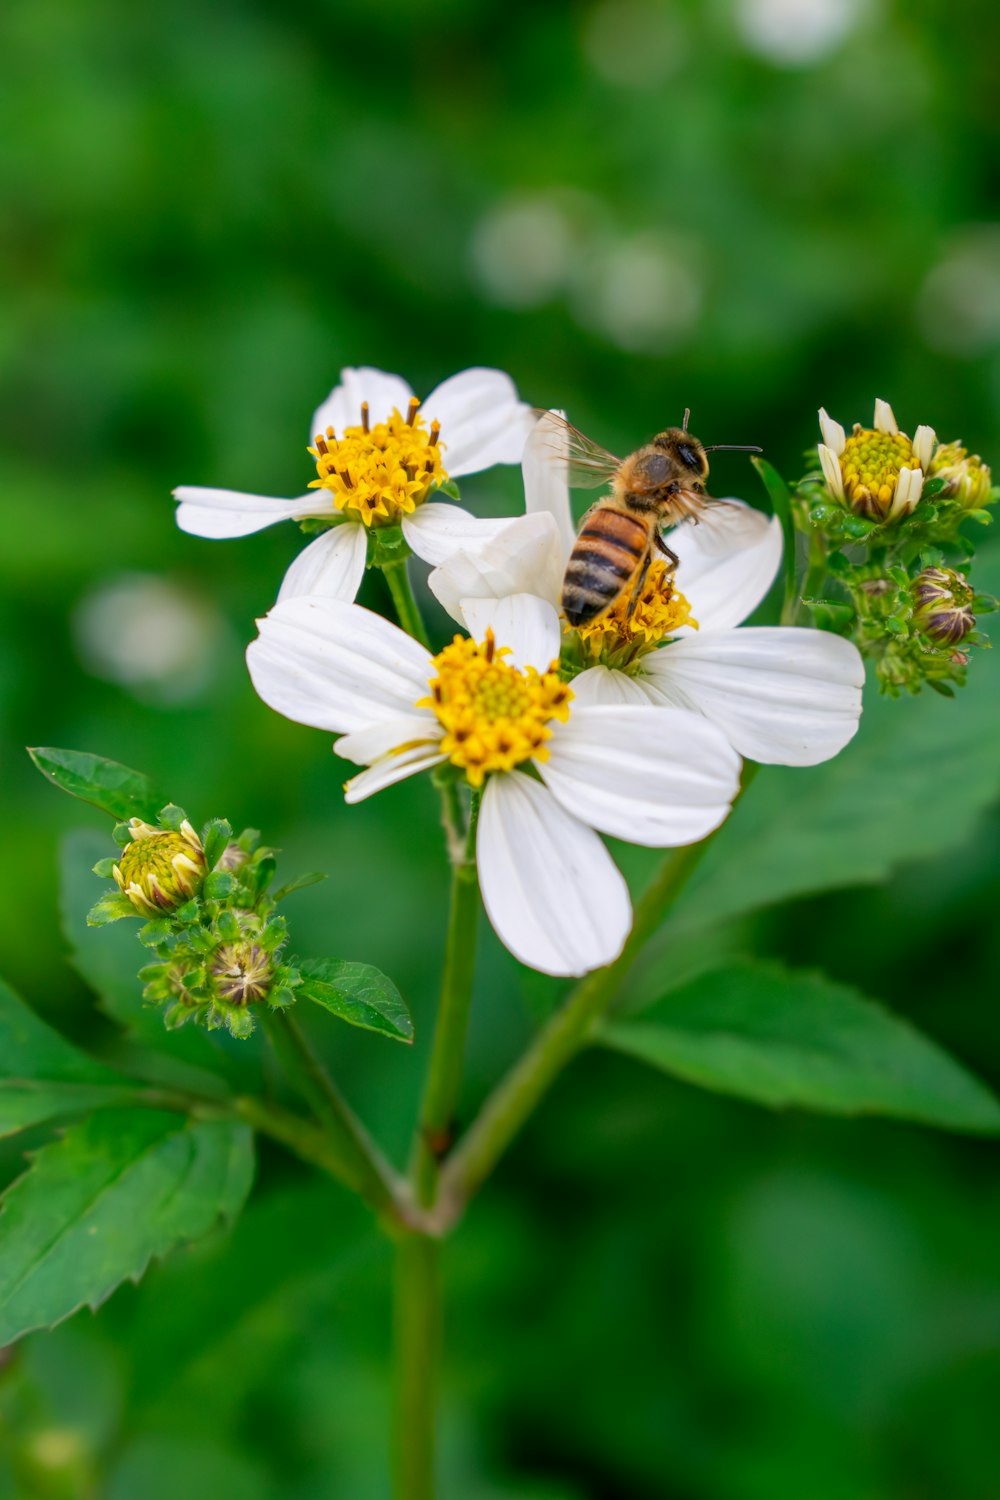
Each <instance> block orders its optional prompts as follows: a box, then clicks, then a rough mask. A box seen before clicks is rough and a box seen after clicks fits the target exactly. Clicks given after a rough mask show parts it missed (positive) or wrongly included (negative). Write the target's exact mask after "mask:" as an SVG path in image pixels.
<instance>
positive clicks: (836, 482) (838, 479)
mask: <svg viewBox="0 0 1000 1500" xmlns="http://www.w3.org/2000/svg"><path fill="white" fill-rule="evenodd" d="M819 462H820V467H821V468H822V470H823V478H824V479H825V480H826V482H827V486H828V488H829V490H830V493H831V495H834V496H836V498H837V499H838V500H843V499H844V476H843V474H842V473H841V472H840V462H839V460H838V458H837V455H836V453H834V451H833V449H832V448H828V447H827V446H826V444H825V443H820V445H819Z"/></svg>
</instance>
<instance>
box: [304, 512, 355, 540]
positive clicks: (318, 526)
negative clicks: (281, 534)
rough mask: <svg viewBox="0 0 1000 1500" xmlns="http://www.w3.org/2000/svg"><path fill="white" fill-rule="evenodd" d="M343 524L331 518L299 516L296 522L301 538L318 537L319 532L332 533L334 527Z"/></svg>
mask: <svg viewBox="0 0 1000 1500" xmlns="http://www.w3.org/2000/svg"><path fill="white" fill-rule="evenodd" d="M343 524H344V523H343V522H342V521H338V520H334V518H333V517H332V516H301V517H300V518H299V520H298V522H297V525H298V528H299V530H300V531H301V532H302V534H303V536H319V534H320V533H321V532H323V531H332V530H333V528H334V527H335V526H342V525H343Z"/></svg>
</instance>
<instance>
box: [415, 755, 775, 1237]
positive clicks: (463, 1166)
mask: <svg viewBox="0 0 1000 1500" xmlns="http://www.w3.org/2000/svg"><path fill="white" fill-rule="evenodd" d="M756 770H757V767H756V766H755V765H753V764H748V765H747V766H746V767H745V768H744V775H743V787H742V790H745V789H746V787H747V786H748V785H749V783H750V781H751V780H752V779H753V776H754V775H755V773H756ZM718 831H719V830H716V832H715V833H712V834H710V835H709V837H708V838H706V839H702V841H701V843H700V844H689V845H687V846H686V847H684V848H682V849H675V850H673V851H672V852H671V853H670V854H669V855H668V856H667V858H666V859H665V860H664V862H663V864H662V865H661V866H660V869H659V871H658V873H657V874H656V875H655V876H654V878H653V880H652V882H651V884H650V885H649V886H648V887H647V889H646V890H645V891H644V892H643V895H642V897H641V898H640V900H639V901H638V902H637V904H636V907H635V913H634V916H633V921H632V931H631V932H630V934H629V936H628V939H627V940H626V943H625V946H624V948H623V949H622V951H621V953H620V954H619V956H618V957H617V958H616V959H615V961H614V963H612V964H609V965H608V966H607V967H606V968H604V969H595V970H594V972H593V973H591V974H588V975H587V976H586V978H585V979H582V980H581V981H580V983H579V984H578V985H576V986H575V987H574V989H573V990H572V991H571V992H570V994H569V996H568V998H567V1000H566V1001H565V1003H564V1004H563V1005H562V1007H561V1008H560V1009H559V1010H558V1011H556V1013H555V1015H554V1016H552V1018H551V1019H550V1020H549V1021H548V1022H547V1023H546V1025H545V1026H543V1027H542V1029H541V1031H540V1032H539V1033H538V1035H537V1036H536V1037H535V1039H534V1041H533V1042H532V1043H531V1045H530V1046H529V1047H528V1050H527V1051H526V1052H525V1053H524V1054H523V1055H522V1057H521V1058H520V1059H519V1061H518V1062H516V1063H515V1064H514V1066H513V1068H511V1070H510V1072H509V1073H508V1074H507V1076H506V1077H505V1078H503V1079H501V1081H500V1083H499V1084H498V1085H497V1087H496V1088H495V1089H494V1090H493V1093H492V1094H491V1095H490V1097H489V1098H488V1099H487V1101H486V1103H485V1104H484V1105H483V1108H482V1109H481V1111H480V1113H479V1115H478V1116H477V1118H476V1119H475V1121H474V1122H473V1124H472V1125H471V1126H470V1127H469V1130H468V1131H467V1132H466V1134H465V1136H464V1137H463V1138H462V1140H461V1141H460V1142H459V1143H458V1146H457V1147H456V1148H455V1150H454V1151H453V1152H452V1154H451V1155H450V1157H449V1158H448V1161H447V1163H446V1165H445V1168H444V1171H443V1173H442V1176H441V1182H440V1185H439V1192H438V1199H437V1203H438V1207H437V1212H436V1214H435V1220H436V1223H437V1225H438V1227H439V1229H441V1230H442V1231H443V1230H444V1229H446V1228H448V1227H449V1226H450V1225H451V1224H452V1223H453V1222H454V1221H455V1219H456V1218H457V1217H458V1216H459V1215H460V1214H461V1212H462V1210H463V1208H464V1206H465V1204H466V1203H467V1201H468V1200H469V1198H470V1197H471V1196H472V1195H473V1193H475V1192H476V1190H477V1189H478V1188H479V1187H480V1186H481V1185H482V1183H483V1182H484V1181H485V1180H486V1178H487V1177H488V1176H489V1174H490V1173H491V1172H492V1171H493V1168H494V1167H495V1166H496V1164H497V1162H498V1161H499V1160H500V1157H501V1156H502V1155H503V1153H504V1152H505V1151H506V1149H507V1147H508V1146H509V1145H510V1143H511V1142H512V1141H513V1139H514V1137H515V1136H516V1135H517V1133H518V1131H519V1130H520V1129H521V1127H522V1125H524V1123H525V1121H526V1120H527V1119H528V1117H529V1116H530V1115H531V1114H532V1113H533V1111H534V1110H535V1108H536V1107H537V1105H538V1104H539V1102H540V1101H541V1100H542V1099H543V1098H544V1096H545V1094H546V1093H547V1092H548V1090H549V1089H550V1088H551V1086H552V1084H553V1083H554V1082H555V1080H556V1079H557V1078H558V1076H559V1074H560V1073H561V1072H562V1070H563V1069H564V1068H565V1067H566V1065H567V1063H569V1062H570V1061H571V1060H572V1059H573V1058H574V1057H575V1056H576V1054H577V1053H578V1052H579V1051H580V1050H581V1048H582V1047H584V1046H586V1045H587V1043H588V1042H589V1041H590V1039H591V1037H592V1035H593V1032H594V1029H595V1027H596V1025H597V1023H598V1022H599V1021H600V1019H601V1017H602V1016H603V1015H604V1014H605V1012H606V1011H607V1010H608V1008H609V1007H610V1005H611V1002H612V1001H613V1000H614V998H615V996H616V994H617V993H618V991H619V989H620V988H621V985H622V982H623V980H624V979H625V977H626V975H627V974H628V973H629V971H630V969H631V968H632V966H633V964H634V963H635V961H636V959H637V958H638V956H639V953H640V951H641V950H642V948H643V946H644V945H645V943H646V941H647V940H648V939H649V938H650V937H651V936H652V934H653V933H654V932H655V930H656V928H657V927H658V926H659V925H660V923H661V922H662V921H663V919H664V917H665V916H666V914H667V912H668V911H669V910H670V908H671V907H672V906H673V904H674V902H675V901H676V899H677V897H678V896H679V895H680V893H681V891H682V890H683V889H684V886H685V884H686V883H687V881H688V879H689V878H690V876H691V874H692V872H693V871H694V869H695V868H696V867H697V865H698V863H699V861H700V860H701V859H702V857H703V855H704V853H705V851H706V849H707V848H708V847H709V845H710V844H711V843H712V841H713V840H714V839H715V838H716V836H717V834H718Z"/></svg>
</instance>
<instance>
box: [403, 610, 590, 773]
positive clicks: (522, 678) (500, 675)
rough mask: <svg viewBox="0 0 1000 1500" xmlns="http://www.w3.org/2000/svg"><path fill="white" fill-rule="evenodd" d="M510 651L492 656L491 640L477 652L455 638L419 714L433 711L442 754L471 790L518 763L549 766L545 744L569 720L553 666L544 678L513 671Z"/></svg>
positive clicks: (567, 693) (438, 662)
mask: <svg viewBox="0 0 1000 1500" xmlns="http://www.w3.org/2000/svg"><path fill="white" fill-rule="evenodd" d="M509 655H510V651H509V649H508V647H506V646H502V647H500V649H499V650H498V649H497V645H496V641H495V640H494V638H493V632H492V631H487V633H486V639H485V641H483V642H482V643H481V644H480V643H478V642H476V641H472V640H465V639H463V638H462V637H461V636H456V637H455V639H454V640H453V641H452V643H451V645H450V646H445V648H444V650H443V651H442V652H440V654H439V655H438V656H436V657H435V658H434V665H435V667H436V668H437V676H436V677H435V678H434V679H433V680H432V682H431V696H430V697H429V698H422V699H421V700H420V702H419V703H418V705H417V707H418V708H432V709H433V710H434V712H435V714H436V715H437V717H438V720H439V722H440V724H441V726H442V728H443V729H444V737H443V738H442V740H441V749H442V751H443V752H444V754H445V755H447V756H448V757H449V759H450V760H451V763H452V765H455V766H459V767H460V768H461V769H462V770H463V771H464V772H465V774H466V776H467V777H468V779H469V781H470V782H471V784H472V785H473V786H482V784H483V778H484V776H485V775H486V773H487V772H488V771H512V770H513V769H514V767H515V766H517V765H520V763H521V762H522V761H524V760H528V759H530V758H531V757H534V759H535V760H547V759H548V753H549V752H548V749H547V748H546V743H545V742H546V740H549V739H551V738H552V730H551V729H550V728H549V727H548V725H549V724H550V722H551V721H552V720H553V719H558V720H559V722H560V723H562V724H565V722H566V720H567V719H568V718H569V705H570V700H571V699H572V697H573V693H572V691H571V689H570V688H569V687H568V686H567V684H566V683H565V682H563V681H562V680H561V678H560V677H559V675H558V673H557V672H556V670H555V668H556V666H557V665H558V663H556V662H553V663H552V667H551V668H550V669H549V671H547V672H538V671H536V669H535V668H534V667H526V668H524V670H521V668H519V667H514V666H511V664H510V663H509V662H507V661H505V660H504V657H505V656H509Z"/></svg>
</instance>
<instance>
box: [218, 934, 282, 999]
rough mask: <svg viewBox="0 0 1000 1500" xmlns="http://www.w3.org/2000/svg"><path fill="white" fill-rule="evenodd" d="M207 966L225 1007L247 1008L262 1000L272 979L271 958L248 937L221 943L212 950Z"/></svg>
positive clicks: (272, 966) (272, 965) (272, 967)
mask: <svg viewBox="0 0 1000 1500" xmlns="http://www.w3.org/2000/svg"><path fill="white" fill-rule="evenodd" d="M208 967H209V973H210V974H211V976H212V982H213V984H214V986H215V991H216V994H217V995H218V997H219V999H220V1000H224V1001H225V1002H226V1003H227V1004H228V1005H250V1004H252V1003H253V1001H255V1000H263V999H264V997H265V995H266V994H267V992H268V990H269V989H270V988H271V981H272V979H273V978H274V964H273V963H272V960H271V955H270V954H269V953H268V952H266V951H265V949H263V948H261V947H260V945H259V944H258V943H255V942H254V941H253V940H252V938H247V939H245V940H244V941H243V942H240V943H223V944H222V945H221V946H220V947H219V948H217V949H216V950H215V953H214V954H213V956H212V960H211V962H210V964H209V966H208Z"/></svg>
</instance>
